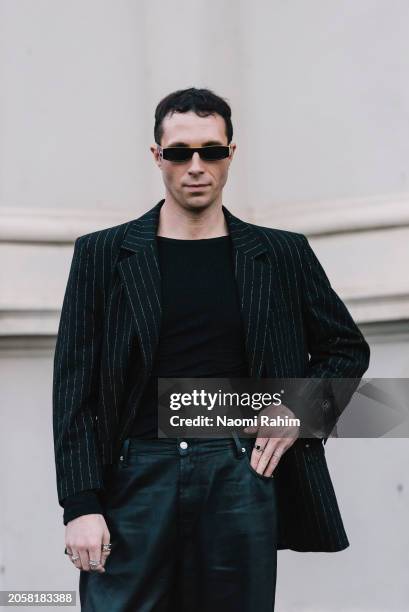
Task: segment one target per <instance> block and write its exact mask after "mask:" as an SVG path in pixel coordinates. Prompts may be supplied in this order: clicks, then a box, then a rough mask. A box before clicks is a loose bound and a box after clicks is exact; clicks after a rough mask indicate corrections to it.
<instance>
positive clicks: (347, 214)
mask: <svg viewBox="0 0 409 612" xmlns="http://www.w3.org/2000/svg"><path fill="white" fill-rule="evenodd" d="M253 218H254V223H257V224H258V225H263V226H266V227H277V228H280V229H287V230H290V231H294V232H301V233H302V234H306V235H308V236H327V235H331V234H343V233H351V232H365V231H374V230H378V229H382V230H384V229H388V228H395V227H400V228H402V227H407V226H409V193H403V194H391V195H382V196H368V197H363V198H345V199H334V200H317V201H312V202H305V201H303V202H289V203H274V204H272V205H271V207H270V209H269V210H268V212H267V213H266V212H264V211H258V212H256V211H255V212H254V215H253Z"/></svg>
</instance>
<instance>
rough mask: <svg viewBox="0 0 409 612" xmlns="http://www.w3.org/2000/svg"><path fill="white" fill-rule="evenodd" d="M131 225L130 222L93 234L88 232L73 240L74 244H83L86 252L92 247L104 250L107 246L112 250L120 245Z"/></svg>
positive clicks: (96, 231)
mask: <svg viewBox="0 0 409 612" xmlns="http://www.w3.org/2000/svg"><path fill="white" fill-rule="evenodd" d="M131 223H132V220H131V221H126V222H125V223H119V224H118V225H113V226H111V227H106V228H104V229H100V230H95V231H94V232H88V233H87V234H81V236H78V237H77V238H76V239H75V244H77V243H78V244H80V243H84V244H85V245H86V247H87V248H88V250H90V249H91V248H92V247H93V248H94V249H105V248H106V247H107V246H109V248H110V249H111V250H113V249H114V248H115V247H116V246H118V245H119V244H121V242H122V241H123V239H124V236H125V234H126V232H127V230H128V227H129V225H130V224H131Z"/></svg>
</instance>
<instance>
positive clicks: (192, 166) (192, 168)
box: [189, 151, 203, 172]
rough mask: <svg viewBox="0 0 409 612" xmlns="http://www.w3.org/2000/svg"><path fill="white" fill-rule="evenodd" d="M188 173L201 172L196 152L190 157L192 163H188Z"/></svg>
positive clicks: (200, 161) (201, 168)
mask: <svg viewBox="0 0 409 612" xmlns="http://www.w3.org/2000/svg"><path fill="white" fill-rule="evenodd" d="M189 172H203V166H202V160H201V159H200V155H199V153H198V152H197V151H195V152H194V153H193V155H192V161H191V162H190V166H189Z"/></svg>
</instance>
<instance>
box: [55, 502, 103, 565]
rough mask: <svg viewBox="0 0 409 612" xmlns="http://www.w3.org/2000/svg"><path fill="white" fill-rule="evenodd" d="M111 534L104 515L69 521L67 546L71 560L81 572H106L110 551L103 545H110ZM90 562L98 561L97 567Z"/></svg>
mask: <svg viewBox="0 0 409 612" xmlns="http://www.w3.org/2000/svg"><path fill="white" fill-rule="evenodd" d="M110 537H111V536H110V533H109V531H108V527H107V524H106V522H105V518H104V516H103V515H102V514H84V515H82V516H78V517H77V518H75V519H73V520H72V521H69V522H68V524H67V526H66V528H65V546H66V548H67V551H68V554H69V556H70V559H71V560H72V562H73V564H74V565H75V567H77V568H78V569H79V570H85V571H86V572H88V571H90V570H91V571H97V572H98V573H104V572H105V568H104V565H105V561H106V559H107V557H108V555H109V554H110V553H109V550H107V551H103V550H102V545H103V544H109V542H110ZM90 561H97V562H98V564H97V565H93V564H91V566H90Z"/></svg>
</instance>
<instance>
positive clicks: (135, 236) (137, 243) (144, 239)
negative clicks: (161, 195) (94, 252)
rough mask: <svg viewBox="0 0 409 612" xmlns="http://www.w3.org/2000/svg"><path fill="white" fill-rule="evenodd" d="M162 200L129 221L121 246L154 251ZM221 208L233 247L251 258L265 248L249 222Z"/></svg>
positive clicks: (129, 248) (131, 249)
mask: <svg viewBox="0 0 409 612" xmlns="http://www.w3.org/2000/svg"><path fill="white" fill-rule="evenodd" d="M164 202H165V200H164V199H163V200H160V201H159V202H158V203H157V204H156V205H155V206H154V207H153V208H151V209H150V210H148V211H147V212H146V213H145V214H144V215H142V216H141V217H139V218H138V219H134V220H133V221H131V222H130V226H129V228H128V230H127V232H126V234H125V237H124V240H123V241H122V244H121V247H122V248H124V249H128V250H129V251H133V252H134V253H138V252H140V251H143V250H145V249H149V248H151V249H153V251H155V252H156V234H157V230H158V225H159V214H160V209H161V208H162V205H163V204H164ZM222 210H223V213H224V216H225V218H226V223H227V226H228V228H229V234H230V236H231V239H232V243H233V248H234V249H237V250H238V251H240V252H241V253H242V254H243V255H245V256H246V257H249V258H251V259H253V258H255V257H257V256H258V255H260V254H261V253H264V252H265V251H266V250H267V248H266V246H265V244H264V243H263V241H262V239H261V238H260V236H259V234H258V233H257V232H256V231H255V230H254V229H253V228H252V226H251V225H250V224H248V223H246V222H244V221H242V220H241V219H239V218H238V217H236V216H235V215H233V214H232V213H231V212H230V211H229V210H228V209H227V208H226V207H225V206H224V205H222Z"/></svg>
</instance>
